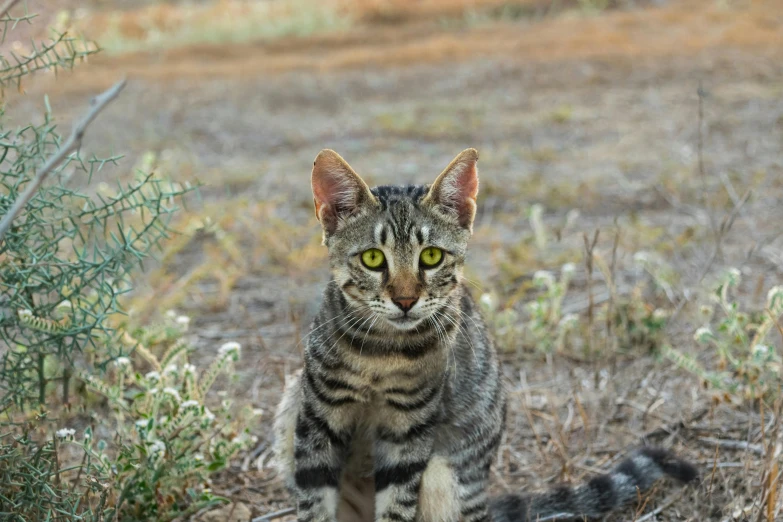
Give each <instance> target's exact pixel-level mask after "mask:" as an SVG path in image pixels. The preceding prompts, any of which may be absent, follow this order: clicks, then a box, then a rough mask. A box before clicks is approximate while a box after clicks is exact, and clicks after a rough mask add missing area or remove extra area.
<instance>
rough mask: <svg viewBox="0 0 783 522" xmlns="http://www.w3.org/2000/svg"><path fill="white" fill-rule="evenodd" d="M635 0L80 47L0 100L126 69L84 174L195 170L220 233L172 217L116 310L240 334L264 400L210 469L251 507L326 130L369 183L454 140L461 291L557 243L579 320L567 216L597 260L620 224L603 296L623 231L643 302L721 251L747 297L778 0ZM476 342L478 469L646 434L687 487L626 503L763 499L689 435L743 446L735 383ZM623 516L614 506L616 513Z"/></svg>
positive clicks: (684, 314) (557, 463)
mask: <svg viewBox="0 0 783 522" xmlns="http://www.w3.org/2000/svg"><path fill="white" fill-rule="evenodd" d="M660 4H662V6H660V7H658V6H656V5H645V6H638V7H635V8H626V9H620V10H607V11H604V12H601V13H600V14H597V15H594V16H591V15H586V14H584V13H581V12H577V13H576V14H575V13H574V12H571V11H569V12H567V13H565V14H563V15H557V16H554V15H553V16H547V17H545V18H542V19H535V20H533V19H519V20H516V21H513V22H508V21H497V22H487V23H485V24H481V25H478V26H471V25H469V24H462V25H459V24H458V25H457V26H456V27H452V26H444V25H443V24H436V23H424V22H421V23H418V22H416V21H415V20H413V21H405V22H400V23H396V24H392V25H390V24H380V25H377V24H376V25H372V24H364V25H360V26H358V27H357V28H356V29H355V30H352V31H350V32H348V33H344V34H337V35H324V36H313V37H311V38H307V39H282V40H277V41H274V42H265V43H264V42H261V43H252V44H250V43H248V44H237V45H231V46H218V45H213V46H195V47H187V48H179V49H173V50H167V51H160V52H152V53H146V54H144V53H140V54H134V55H124V56H119V57H106V56H104V57H100V56H99V57H96V58H95V59H93V60H91V63H90V64H88V65H86V66H84V67H81V68H80V69H79V70H78V71H77V72H75V73H74V74H70V75H67V77H65V78H61V79H60V80H59V81H58V83H57V84H56V86H55V85H54V84H53V83H52V82H51V81H50V79H49V78H40V79H39V80H38V81H36V82H35V83H33V84H30V85H28V86H27V93H26V95H25V96H24V97H21V96H20V97H17V98H14V99H12V102H11V107H10V109H9V114H10V115H11V117H16V115H19V118H20V121H24V119H23V118H24V116H25V115H26V114H29V113H30V112H31V111H38V110H40V108H41V107H42V105H43V103H42V96H41V94H42V93H43V92H47V93H48V94H49V96H50V98H51V103H52V106H53V108H54V111H55V114H57V115H58V116H59V117H60V118H61V119H62V120H63V121H69V120H70V118H72V117H73V116H74V115H75V114H77V113H79V112H80V111H81V110H82V107H84V104H85V102H86V99H87V98H88V96H89V95H90V94H92V93H95V92H97V91H98V90H100V89H102V88H105V87H107V86H108V85H110V84H111V83H113V82H114V81H116V79H118V77H119V76H120V75H122V74H126V73H127V74H129V77H130V84H129V86H128V88H127V89H126V92H124V93H123V95H122V97H121V99H120V100H119V101H118V102H117V103H116V104H115V105H113V106H112V107H111V108H110V109H109V110H107V111H106V113H105V114H103V115H102V116H101V119H100V120H99V121H98V122H97V123H96V125H95V126H94V128H92V129H91V131H90V135H89V148H90V150H92V151H98V152H102V153H107V152H109V153H111V152H115V151H116V152H122V153H124V154H126V155H128V157H129V160H128V161H126V162H124V163H122V164H121V167H119V168H116V169H107V170H106V171H105V172H103V173H102V176H104V179H105V180H107V181H111V180H113V179H115V178H117V177H123V176H126V175H127V174H128V173H129V171H130V170H131V166H132V162H133V161H134V160H135V159H136V158H138V157H139V155H140V154H141V153H143V152H145V151H154V152H155V153H157V158H158V159H157V169H158V170H159V171H160V172H162V173H164V174H166V175H170V176H172V177H173V178H175V179H179V180H184V179H192V178H198V179H200V180H201V181H202V182H204V183H205V187H204V188H203V190H202V195H203V199H202V200H201V201H200V202H198V201H194V202H193V204H192V205H191V206H190V208H189V211H188V212H187V213H186V214H184V216H183V218H182V221H181V225H182V228H183V229H186V228H187V226H188V225H189V224H192V223H195V222H197V220H199V219H203V218H204V217H207V216H209V217H210V218H211V219H212V220H213V221H214V222H216V223H218V225H219V227H220V228H221V229H222V230H223V231H225V235H219V234H218V235H217V236H216V235H215V234H211V233H207V232H199V233H196V234H191V235H190V236H187V237H186V238H185V239H181V238H180V239H175V240H174V241H173V244H174V245H175V246H176V248H177V250H176V251H171V252H170V253H169V254H167V256H166V257H164V259H163V262H162V263H161V264H160V265H158V266H155V267H153V268H151V269H150V271H149V273H148V275H147V279H146V281H145V282H142V289H141V290H140V293H139V295H138V297H137V298H136V299H134V300H133V301H132V302H131V307H132V312H133V314H135V315H134V317H136V318H138V320H140V321H143V320H150V319H154V317H155V314H156V313H159V312H162V311H163V310H166V309H168V308H171V307H174V308H176V309H177V310H178V311H180V312H183V313H187V314H189V315H191V316H192V317H193V323H192V327H193V328H192V331H193V342H194V346H195V349H196V351H195V353H194V356H193V359H195V360H196V361H198V360H199V358H200V357H203V358H205V359H209V357H210V354H211V353H213V352H214V350H216V349H217V347H218V346H220V344H221V343H223V342H225V341H227V340H236V341H239V342H241V343H242V345H243V359H242V363H241V366H240V367H239V368H238V372H237V375H236V380H235V382H233V383H230V384H228V385H227V386H229V389H230V390H231V393H235V394H237V396H238V397H239V399H240V400H243V401H249V402H251V403H252V405H253V406H254V407H258V408H263V409H264V410H265V412H266V414H265V418H264V420H263V421H262V423H261V424H260V425H259V426H257V427H256V428H255V432H256V433H257V435H258V436H259V438H260V445H259V447H258V448H257V449H256V451H254V452H253V453H252V454H251V455H248V456H247V458H246V459H245V460H244V462H242V461H241V460H242V459H240V462H238V463H237V466H236V469H235V470H234V471H233V472H232V473H229V474H226V476H224V477H221V478H220V480H217V481H216V482H215V484H214V486H213V487H214V489H215V490H216V491H218V492H220V493H222V494H224V495H226V496H227V497H229V498H231V499H233V500H235V501H236V502H242V503H244V504H246V505H247V506H248V507H250V508H251V509H252V513H253V515H254V516H258V515H263V514H265V513H267V512H270V511H274V510H276V509H281V508H284V507H287V506H290V505H291V501H290V499H289V498H288V496H287V494H286V493H285V492H284V490H283V488H282V485H281V484H280V482H279V481H278V480H277V479H276V477H275V475H274V472H273V471H271V470H270V469H269V468H268V467H267V466H266V464H267V459H268V450H267V449H268V446H269V441H270V429H269V428H270V423H269V419H270V418H271V415H272V413H273V411H274V407H275V405H276V402H277V400H278V398H279V395H280V392H281V389H282V385H283V379H284V375H285V374H286V373H288V372H290V371H292V370H294V369H296V368H297V367H299V366H300V365H301V351H302V348H303V344H302V342H301V339H302V337H303V336H304V335H305V334H306V332H307V325H308V321H309V318H310V317H311V316H312V314H313V312H314V311H315V310H316V309H317V306H318V301H319V296H320V289H321V287H322V286H323V284H324V282H325V280H326V278H327V277H328V274H327V271H326V267H325V252H324V251H323V248H322V247H321V246H320V245H319V234H320V229H319V227H318V224H317V222H316V221H315V219H314V218H313V213H312V210H311V201H312V200H311V195H310V189H309V172H310V166H311V165H312V159H313V158H314V156H315V155H316V154H317V152H318V151H319V150H320V149H321V148H325V147H329V148H333V149H336V150H337V151H339V152H340V153H341V154H342V155H343V156H344V157H345V158H346V159H347V160H348V161H349V162H350V163H351V164H352V165H353V166H354V168H355V169H356V170H357V171H358V172H359V173H360V174H362V175H363V176H365V177H366V178H367V179H368V180H369V181H371V182H373V183H391V182H417V183H422V182H429V181H430V180H432V179H434V177H435V176H436V175H437V174H438V173H439V172H440V170H441V169H442V168H443V167H444V166H445V165H446V164H447V163H448V161H449V160H450V159H451V158H452V157H453V156H454V155H455V154H456V153H458V152H459V151H461V150H462V149H463V148H465V147H469V146H471V147H476V148H478V149H479V151H480V154H481V159H480V174H481V183H482V185H481V194H480V196H479V197H480V201H479V207H480V211H479V215H478V221H477V225H476V228H475V238H474V240H473V243H472V251H471V254H470V256H469V261H468V265H469V267H470V268H469V271H468V276H469V277H470V278H471V279H472V280H474V281H475V282H476V285H477V286H478V287H479V288H480V290H479V289H477V290H476V295H479V294H480V293H481V292H485V291H486V292H491V293H493V294H494V295H495V296H496V298H497V299H498V301H499V302H500V303H501V307H503V306H508V307H515V308H517V309H519V310H522V306H523V304H524V303H525V302H526V301H529V300H530V299H531V297H530V294H529V293H527V292H526V291H525V288H526V286H525V283H526V282H529V279H530V276H531V275H532V274H533V272H535V271H536V270H541V269H548V270H553V271H554V272H558V271H559V270H560V266H561V265H562V264H563V263H565V262H574V263H577V264H578V266H579V269H578V271H577V277H576V281H575V289H574V291H573V292H571V293H569V295H568V297H567V298H566V307H567V308H569V309H570V310H572V311H575V312H578V313H580V314H582V315H581V317H582V319H583V320H585V317H586V316H585V314H586V312H587V308H588V307H587V306H586V304H585V303H586V299H587V297H586V296H587V294H588V288H587V274H586V271H585V268H584V265H583V259H584V254H583V234H584V233H587V234H589V235H590V236H592V234H593V231H594V230H596V229H601V235H600V236H599V239H598V246H597V248H596V251H598V252H601V253H602V255H603V256H604V257H606V258H608V257H610V256H611V251H612V248H613V246H612V245H613V238H614V235H615V231H616V230H620V239H619V242H618V247H617V268H616V271H617V277H616V281H615V282H616V283H617V285H618V291H619V293H620V294H629V293H630V292H631V290H632V288H633V286H634V283H635V282H636V281H638V280H640V278H643V277H642V274H641V273H640V271H639V270H638V268H636V267H635V265H634V263H633V259H632V258H633V256H634V254H635V253H637V252H639V251H641V250H644V251H652V252H656V253H659V254H660V255H662V256H663V257H664V258H665V259H666V260H667V262H668V263H670V264H671V265H672V266H673V267H674V268H675V271H676V272H677V273H678V274H679V276H678V279H677V280H676V281H675V284H674V285H673V289H674V290H673V294H672V295H669V296H668V297H667V296H666V295H661V294H655V295H652V296H651V297H650V301H651V303H653V304H654V305H655V306H659V307H661V308H665V309H668V310H674V309H676V308H677V307H678V305H679V304H680V303H682V302H683V300H685V301H688V300H689V299H691V300H692V299H694V296H695V295H697V292H698V289H699V288H700V283H701V280H702V279H704V281H710V280H711V278H713V276H714V274H717V273H718V272H719V271H720V270H721V269H722V268H725V267H727V266H736V267H740V268H742V269H743V271H744V275H745V281H746V283H745V284H744V285H743V289H744V291H745V292H744V298H745V299H746V300H747V301H748V302H752V303H755V304H759V303H761V302H763V295H764V293H765V292H766V289H767V288H768V287H769V286H771V285H772V284H774V283H776V282H777V281H779V279H780V276H781V273H782V272H783V256H781V250H780V247H781V242H780V241H779V240H777V239H776V238H777V235H778V234H779V233H780V223H781V222H782V221H783V205H781V199H783V182H782V181H781V180H783V178H782V177H781V174H783V164H782V163H781V155H780V150H781V145H782V144H783V62H782V61H781V57H783V6H781V4H779V3H778V2H772V1H768V2H753V3H751V2H723V3H721V2H706V1H705V2H682V3H680V2H661V3H660ZM700 84H701V85H702V88H703V90H704V91H706V93H707V95H706V97H705V98H704V100H703V103H704V117H703V125H702V130H703V158H704V173H705V176H702V175H701V174H700V169H699V162H698V156H699V128H698V123H699V117H698V108H699V101H698V96H697V88H698V86H699V85H700ZM748 189H752V193H751V195H750V196H749V199H748V200H747V202H746V203H744V204H743V205H742V206H741V207H740V208H739V209H738V210H734V211H733V210H732V209H733V208H734V203H733V199H737V200H738V199H740V198H741V197H742V196H743V195H744V193H745V192H746V190H748ZM535 203H540V204H542V205H543V206H544V209H545V211H544V223H545V225H546V227H547V229H548V230H549V231H550V238H549V244H548V246H547V247H545V248H543V249H541V248H537V247H536V246H535V244H534V239H533V238H534V234H533V231H532V230H531V227H530V222H529V220H528V219H527V217H526V212H527V211H528V210H529V209H530V207H531V205H533V204H535ZM574 209H576V210H578V211H579V214H578V217H577V218H576V219H575V220H573V221H571V222H570V223H569V224H568V225H567V226H565V227H564V226H563V225H564V223H566V220H567V216H568V215H569V212H572V211H573V210H574ZM572 215H573V214H572ZM727 215H728V216H731V217H732V218H733V219H734V223H733V227H732V228H731V230H730V231H729V232H728V233H727V234H725V236H724V237H722V239H721V242H720V248H719V249H716V248H715V245H716V241H715V234H714V233H713V232H714V230H715V229H714V228H713V227H712V226H711V224H710V223H711V222H720V220H721V219H722V218H723V217H724V216H727ZM221 238H222V239H221ZM592 277H593V278H594V279H595V281H594V286H593V289H592V292H593V294H594V295H596V296H600V295H601V294H602V292H605V290H606V284H605V282H604V279H603V278H602V276H601V274H600V273H599V272H598V270H596V271H595V274H594V275H593V276H592ZM760 288H763V289H764V290H763V292H761V291H760V290H759V289H760ZM692 308H694V307H692V306H689V305H687V306H684V307H682V311H681V312H678V315H677V317H676V320H674V321H672V323H671V324H670V325H669V328H668V332H667V333H668V334H670V335H671V336H672V338H673V339H674V341H675V344H676V345H677V346H678V347H680V348H681V349H682V350H684V351H686V352H688V353H692V354H694V355H695V356H696V357H698V358H701V359H703V360H704V361H710V360H711V359H710V354H709V353H706V352H704V351H699V350H700V349H699V348H697V347H696V346H695V344H694V342H693V340H692V332H693V329H694V327H695V326H698V323H697V320H696V318H695V311H694V310H693V309H692ZM501 349H502V350H503V351H504V353H505V354H506V355H505V356H504V359H505V363H506V366H505V367H506V377H507V381H508V386H509V389H510V390H511V404H510V411H509V433H508V436H507V438H506V439H505V441H504V446H503V451H502V454H501V455H500V457H499V459H498V466H497V467H496V470H495V474H494V483H493V489H494V490H495V491H497V492H501V491H513V490H517V489H519V488H524V489H528V490H533V489H537V488H543V487H547V486H549V485H551V484H553V483H555V482H558V481H563V480H572V481H577V480H579V479H581V478H583V477H587V476H590V475H592V474H593V473H595V472H597V471H600V470H603V469H606V468H607V467H609V466H610V465H611V464H612V463H613V462H615V461H616V460H617V459H618V458H619V457H621V456H622V454H623V453H624V452H626V451H627V450H629V449H630V448H632V447H634V446H635V445H638V444H640V443H642V442H650V443H656V444H667V445H671V446H672V447H673V448H674V449H675V450H676V451H678V452H680V453H682V454H683V455H687V456H688V457H689V458H692V459H694V460H695V461H696V462H698V463H699V465H700V467H701V469H703V470H704V475H705V478H704V480H703V482H702V484H701V485H700V486H698V487H692V488H689V489H686V490H684V491H683V492H680V490H677V489H674V488H669V489H666V491H665V492H658V493H657V494H656V495H655V497H654V499H652V500H650V502H649V503H648V504H647V506H646V507H645V509H644V512H645V513H647V512H650V511H652V510H655V509H656V508H661V510H660V514H658V515H657V518H655V520H691V521H696V520H762V518H760V517H761V514H760V513H761V511H760V509H761V508H760V506H759V502H760V495H759V492H760V491H761V489H762V484H761V480H762V478H761V477H762V468H763V466H762V461H763V460H765V457H764V456H763V455H760V454H758V452H757V451H756V450H753V451H741V450H736V449H730V448H727V447H721V448H720V449H719V451H718V452H717V453H716V448H715V446H714V445H710V444H708V443H705V442H704V441H703V440H702V439H703V438H705V437H709V438H720V439H734V440H737V441H740V442H742V441H747V442H750V443H752V444H757V443H759V440H760V437H762V436H763V435H762V434H761V432H762V431H763V427H762V420H763V423H767V422H768V421H769V419H770V417H769V416H766V417H765V416H764V414H762V415H760V414H759V411H758V405H748V404H737V403H734V404H730V403H725V402H723V403H716V402H714V401H713V394H712V393H711V392H708V391H705V390H704V389H703V388H702V387H701V385H700V382H699V380H698V379H696V378H695V377H694V376H693V375H691V374H688V373H686V372H684V371H681V370H678V369H675V368H674V367H673V365H672V364H671V363H669V362H666V361H661V360H660V358H659V357H657V356H655V355H653V354H651V353H650V352H649V351H648V350H646V349H645V348H643V347H640V346H632V347H629V348H626V349H624V350H621V351H619V352H613V353H607V352H606V351H605V350H604V351H603V352H601V353H599V354H597V355H596V354H590V355H585V354H584V353H581V352H579V351H568V350H567V351H566V352H565V353H557V354H554V355H553V356H552V357H550V358H547V357H544V356H542V355H541V354H540V353H537V352H535V351H534V350H517V347H515V346H511V345H509V344H508V343H506V344H505V345H503V346H501ZM753 448H755V446H753ZM243 457H244V456H243ZM746 507H750V510H749V511H748V512H747V514H745V513H743V512H742V509H744V508H746ZM757 513H758V515H757ZM735 516H736V518H735ZM751 516H752V517H753V518H749V517H751ZM756 516H758V517H759V518H758V519H757V518H755V517H756ZM634 517H636V516H635V515H634V510H633V509H631V510H628V511H627V512H625V513H623V514H621V515H620V516H619V517H618V518H617V519H616V520H631V519H632V518H634ZM746 517H747V518H746ZM634 519H636V520H642V518H641V515H639V516H638V517H637V518H634ZM644 520H653V518H651V517H648V518H644Z"/></svg>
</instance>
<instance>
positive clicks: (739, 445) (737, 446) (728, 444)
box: [699, 437, 764, 455]
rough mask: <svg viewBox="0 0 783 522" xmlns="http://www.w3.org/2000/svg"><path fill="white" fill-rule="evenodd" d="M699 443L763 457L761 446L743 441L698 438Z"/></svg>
mask: <svg viewBox="0 0 783 522" xmlns="http://www.w3.org/2000/svg"><path fill="white" fill-rule="evenodd" d="M699 442H701V443H703V444H706V445H709V446H712V445H715V446H720V447H722V448H726V449H733V450H741V451H748V452H750V453H755V454H756V455H764V447H763V446H762V445H761V444H753V443H752V442H747V441H744V440H732V439H715V438H712V437H699Z"/></svg>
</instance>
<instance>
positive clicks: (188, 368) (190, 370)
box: [182, 363, 196, 375]
mask: <svg viewBox="0 0 783 522" xmlns="http://www.w3.org/2000/svg"><path fill="white" fill-rule="evenodd" d="M182 371H183V372H185V375H194V374H195V373H196V367H195V366H193V365H192V364H190V363H185V364H183V365H182Z"/></svg>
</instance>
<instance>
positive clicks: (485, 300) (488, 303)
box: [479, 293, 495, 310]
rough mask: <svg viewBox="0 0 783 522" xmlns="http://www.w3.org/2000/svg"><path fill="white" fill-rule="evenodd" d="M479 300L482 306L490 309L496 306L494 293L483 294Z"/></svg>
mask: <svg viewBox="0 0 783 522" xmlns="http://www.w3.org/2000/svg"><path fill="white" fill-rule="evenodd" d="M479 302H480V303H481V305H482V306H484V307H486V308H488V309H489V310H493V309H494V308H495V300H494V299H493V298H492V295H490V294H488V293H485V294H481V297H480V298H479Z"/></svg>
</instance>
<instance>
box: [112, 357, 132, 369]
mask: <svg viewBox="0 0 783 522" xmlns="http://www.w3.org/2000/svg"><path fill="white" fill-rule="evenodd" d="M130 362H131V361H130V359H128V358H127V357H117V358H116V359H114V366H116V367H118V368H125V367H126V366H130Z"/></svg>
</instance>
